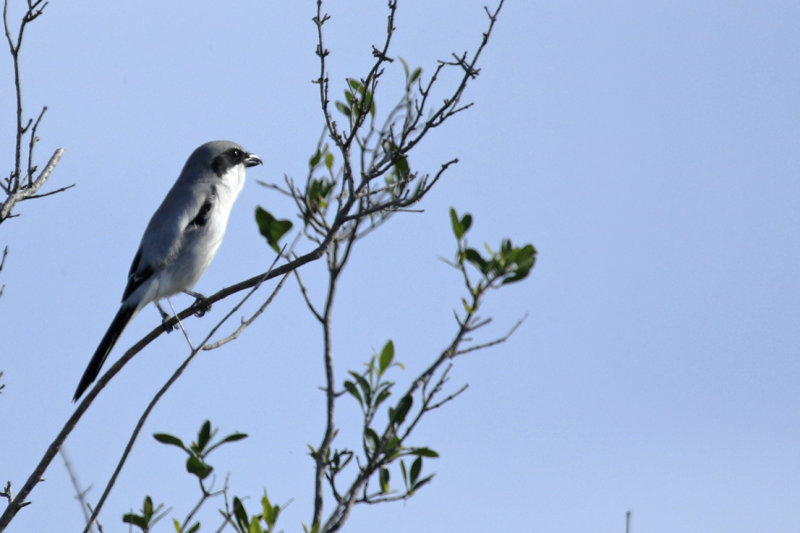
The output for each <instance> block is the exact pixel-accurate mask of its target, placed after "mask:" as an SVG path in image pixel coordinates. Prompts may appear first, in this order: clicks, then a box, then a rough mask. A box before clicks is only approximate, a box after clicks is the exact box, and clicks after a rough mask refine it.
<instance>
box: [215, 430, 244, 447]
mask: <svg viewBox="0 0 800 533" xmlns="http://www.w3.org/2000/svg"><path fill="white" fill-rule="evenodd" d="M247 436H248V435H247V433H232V434H230V435H228V436H227V437H225V438H224V439H222V440H221V441H219V442H218V443H217V446H219V445H220V444H222V443H225V442H236V441H237V440H242V439H246V438H247Z"/></svg>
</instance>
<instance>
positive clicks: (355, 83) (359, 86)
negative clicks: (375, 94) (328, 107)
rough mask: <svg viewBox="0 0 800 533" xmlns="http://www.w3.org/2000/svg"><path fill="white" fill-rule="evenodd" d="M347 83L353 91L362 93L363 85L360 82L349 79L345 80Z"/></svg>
mask: <svg viewBox="0 0 800 533" xmlns="http://www.w3.org/2000/svg"><path fill="white" fill-rule="evenodd" d="M347 83H348V84H349V85H350V87H352V88H353V90H354V91H359V92H361V93H363V92H364V85H363V84H362V83H361V82H360V81H358V80H355V79H353V78H349V79H348V80H347Z"/></svg>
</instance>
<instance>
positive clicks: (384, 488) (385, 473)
mask: <svg viewBox="0 0 800 533" xmlns="http://www.w3.org/2000/svg"><path fill="white" fill-rule="evenodd" d="M379 477H380V481H381V492H383V493H386V492H389V469H388V468H386V467H381V469H380V472H379Z"/></svg>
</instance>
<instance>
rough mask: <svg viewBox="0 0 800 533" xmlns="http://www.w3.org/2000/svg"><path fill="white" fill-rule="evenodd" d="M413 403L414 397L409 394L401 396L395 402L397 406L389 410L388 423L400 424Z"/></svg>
mask: <svg viewBox="0 0 800 533" xmlns="http://www.w3.org/2000/svg"><path fill="white" fill-rule="evenodd" d="M413 403H414V399H413V398H412V397H411V396H410V395H408V394H406V395H405V396H403V397H402V398H401V399H400V401H399V402H397V407H395V408H394V409H393V410H390V411H389V423H390V424H397V425H400V424H402V423H403V421H404V420H405V419H406V415H408V410H409V409H411V405H412V404H413Z"/></svg>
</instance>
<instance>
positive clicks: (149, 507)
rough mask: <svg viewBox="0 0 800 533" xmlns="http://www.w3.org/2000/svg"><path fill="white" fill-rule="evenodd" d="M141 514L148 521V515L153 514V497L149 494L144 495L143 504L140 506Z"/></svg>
mask: <svg viewBox="0 0 800 533" xmlns="http://www.w3.org/2000/svg"><path fill="white" fill-rule="evenodd" d="M142 516H144V517H145V518H146V519H148V522H149V521H150V517H152V516H153V499H152V498H151V497H150V496H146V497H145V499H144V505H143V506H142Z"/></svg>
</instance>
